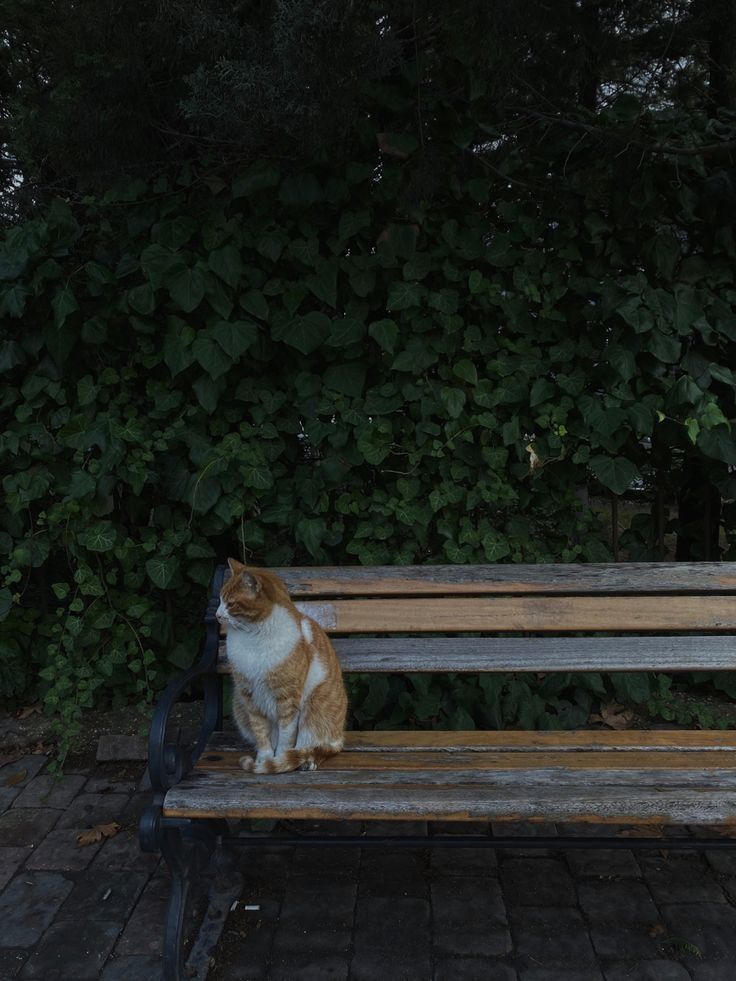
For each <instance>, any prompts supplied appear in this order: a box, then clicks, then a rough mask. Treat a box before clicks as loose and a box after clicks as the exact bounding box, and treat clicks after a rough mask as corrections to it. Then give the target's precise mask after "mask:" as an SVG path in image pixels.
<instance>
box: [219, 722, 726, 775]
mask: <svg viewBox="0 0 736 981" xmlns="http://www.w3.org/2000/svg"><path fill="white" fill-rule="evenodd" d="M345 749H346V750H347V751H349V752H351V753H358V752H362V753H377V754H380V756H381V757H382V758H383V757H384V756H385V757H388V756H389V755H391V754H392V753H395V752H399V753H413V752H419V753H424V752H427V751H434V752H437V753H442V754H450V753H475V752H477V753H481V754H483V753H485V752H495V753H509V754H510V755H513V756H517V755H518V754H519V753H527V752H542V751H551V750H554V751H555V752H556V753H560V754H567V753H576V752H588V753H590V752H597V753H610V752H615V753H628V752H637V753H638V752H645V753H649V754H659V753H661V752H665V753H693V752H694V753H698V754H700V753H705V752H718V753H725V752H730V753H733V752H734V750H736V731H734V730H732V729H730V730H725V731H721V730H715V729H697V730H696V729H652V730H649V729H628V730H624V731H621V732H614V731H612V730H610V729H575V730H563V731H557V732H549V731H546V732H536V731H532V730H514V729H507V730H502V731H498V730H474V731H466V732H448V731H445V730H432V731H428V730H424V731H399V730H395V729H379V730H376V731H373V732H354V731H350V732H346V733H345ZM220 752H239V753H241V754H242V753H243V752H244V746H243V743H242V741H241V739H240V736H239V735H238V734H237V733H235V732H215V733H213V734H212V736H211V738H210V740H209V742H208V743H207V748H206V750H205V753H204V754H203V755H205V756H206V755H207V754H217V753H220ZM338 758H339V757H338ZM656 758H657V756H656V755H655V760H656ZM324 765H325V766H328V765H329V764H328V763H325V764H324ZM602 765H603V764H602ZM651 765H652V766H657V765H658V764H657V763H656V762H652V764H651ZM683 765H685V764H684V763H683Z"/></svg>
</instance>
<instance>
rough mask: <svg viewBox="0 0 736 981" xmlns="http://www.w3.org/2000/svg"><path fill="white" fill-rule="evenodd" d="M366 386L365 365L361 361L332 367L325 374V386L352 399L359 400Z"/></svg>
mask: <svg viewBox="0 0 736 981" xmlns="http://www.w3.org/2000/svg"><path fill="white" fill-rule="evenodd" d="M364 384H365V365H364V364H363V363H362V362H360V361H351V362H348V364H335V365H331V366H330V367H329V368H328V369H327V371H326V372H325V385H326V386H327V387H328V388H332V389H334V390H335V391H336V392H342V394H343V395H349V396H351V397H352V398H358V396H359V395H360V394H361V393H362V391H363V385H364Z"/></svg>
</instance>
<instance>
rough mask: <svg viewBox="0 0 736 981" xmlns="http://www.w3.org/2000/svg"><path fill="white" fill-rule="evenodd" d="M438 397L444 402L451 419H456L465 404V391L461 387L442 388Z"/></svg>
mask: <svg viewBox="0 0 736 981" xmlns="http://www.w3.org/2000/svg"><path fill="white" fill-rule="evenodd" d="M440 398H441V399H442V401H443V403H444V404H445V406H446V408H447V411H448V412H449V414H450V417H451V418H452V419H457V418H458V416H459V415H460V414H461V413H462V411H463V406H464V405H465V401H466V399H465V392H464V391H463V390H462V389H461V388H443V389H442V391H441V392H440Z"/></svg>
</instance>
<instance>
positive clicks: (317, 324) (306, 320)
mask: <svg viewBox="0 0 736 981" xmlns="http://www.w3.org/2000/svg"><path fill="white" fill-rule="evenodd" d="M331 329H332V323H331V321H330V319H329V317H326V316H325V315H324V314H323V313H317V312H313V313H308V314H307V315H306V316H305V317H294V318H293V319H292V320H287V321H286V323H284V324H283V325H282V326H280V327H278V328H276V327H274V330H273V337H274V340H277V341H283V342H284V343H285V344H288V345H289V347H295V348H296V349H297V351H301V353H302V354H311V353H312V351H315V350H316V349H317V348H318V347H319V346H320V344H322V343H323V342H324V341H325V340H327V338H328V337H329V335H330V333H331Z"/></svg>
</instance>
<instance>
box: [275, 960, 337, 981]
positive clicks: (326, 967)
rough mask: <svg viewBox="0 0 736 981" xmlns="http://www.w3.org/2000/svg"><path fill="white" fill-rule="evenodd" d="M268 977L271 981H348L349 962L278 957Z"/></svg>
mask: <svg viewBox="0 0 736 981" xmlns="http://www.w3.org/2000/svg"><path fill="white" fill-rule="evenodd" d="M268 976H269V979H270V981H347V978H348V962H347V959H346V958H345V957H312V956H307V957H306V958H303V957H299V956H298V955H297V954H292V955H290V956H286V957H278V956H277V957H275V958H274V960H273V961H272V963H271V970H270V972H269V975H268Z"/></svg>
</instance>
